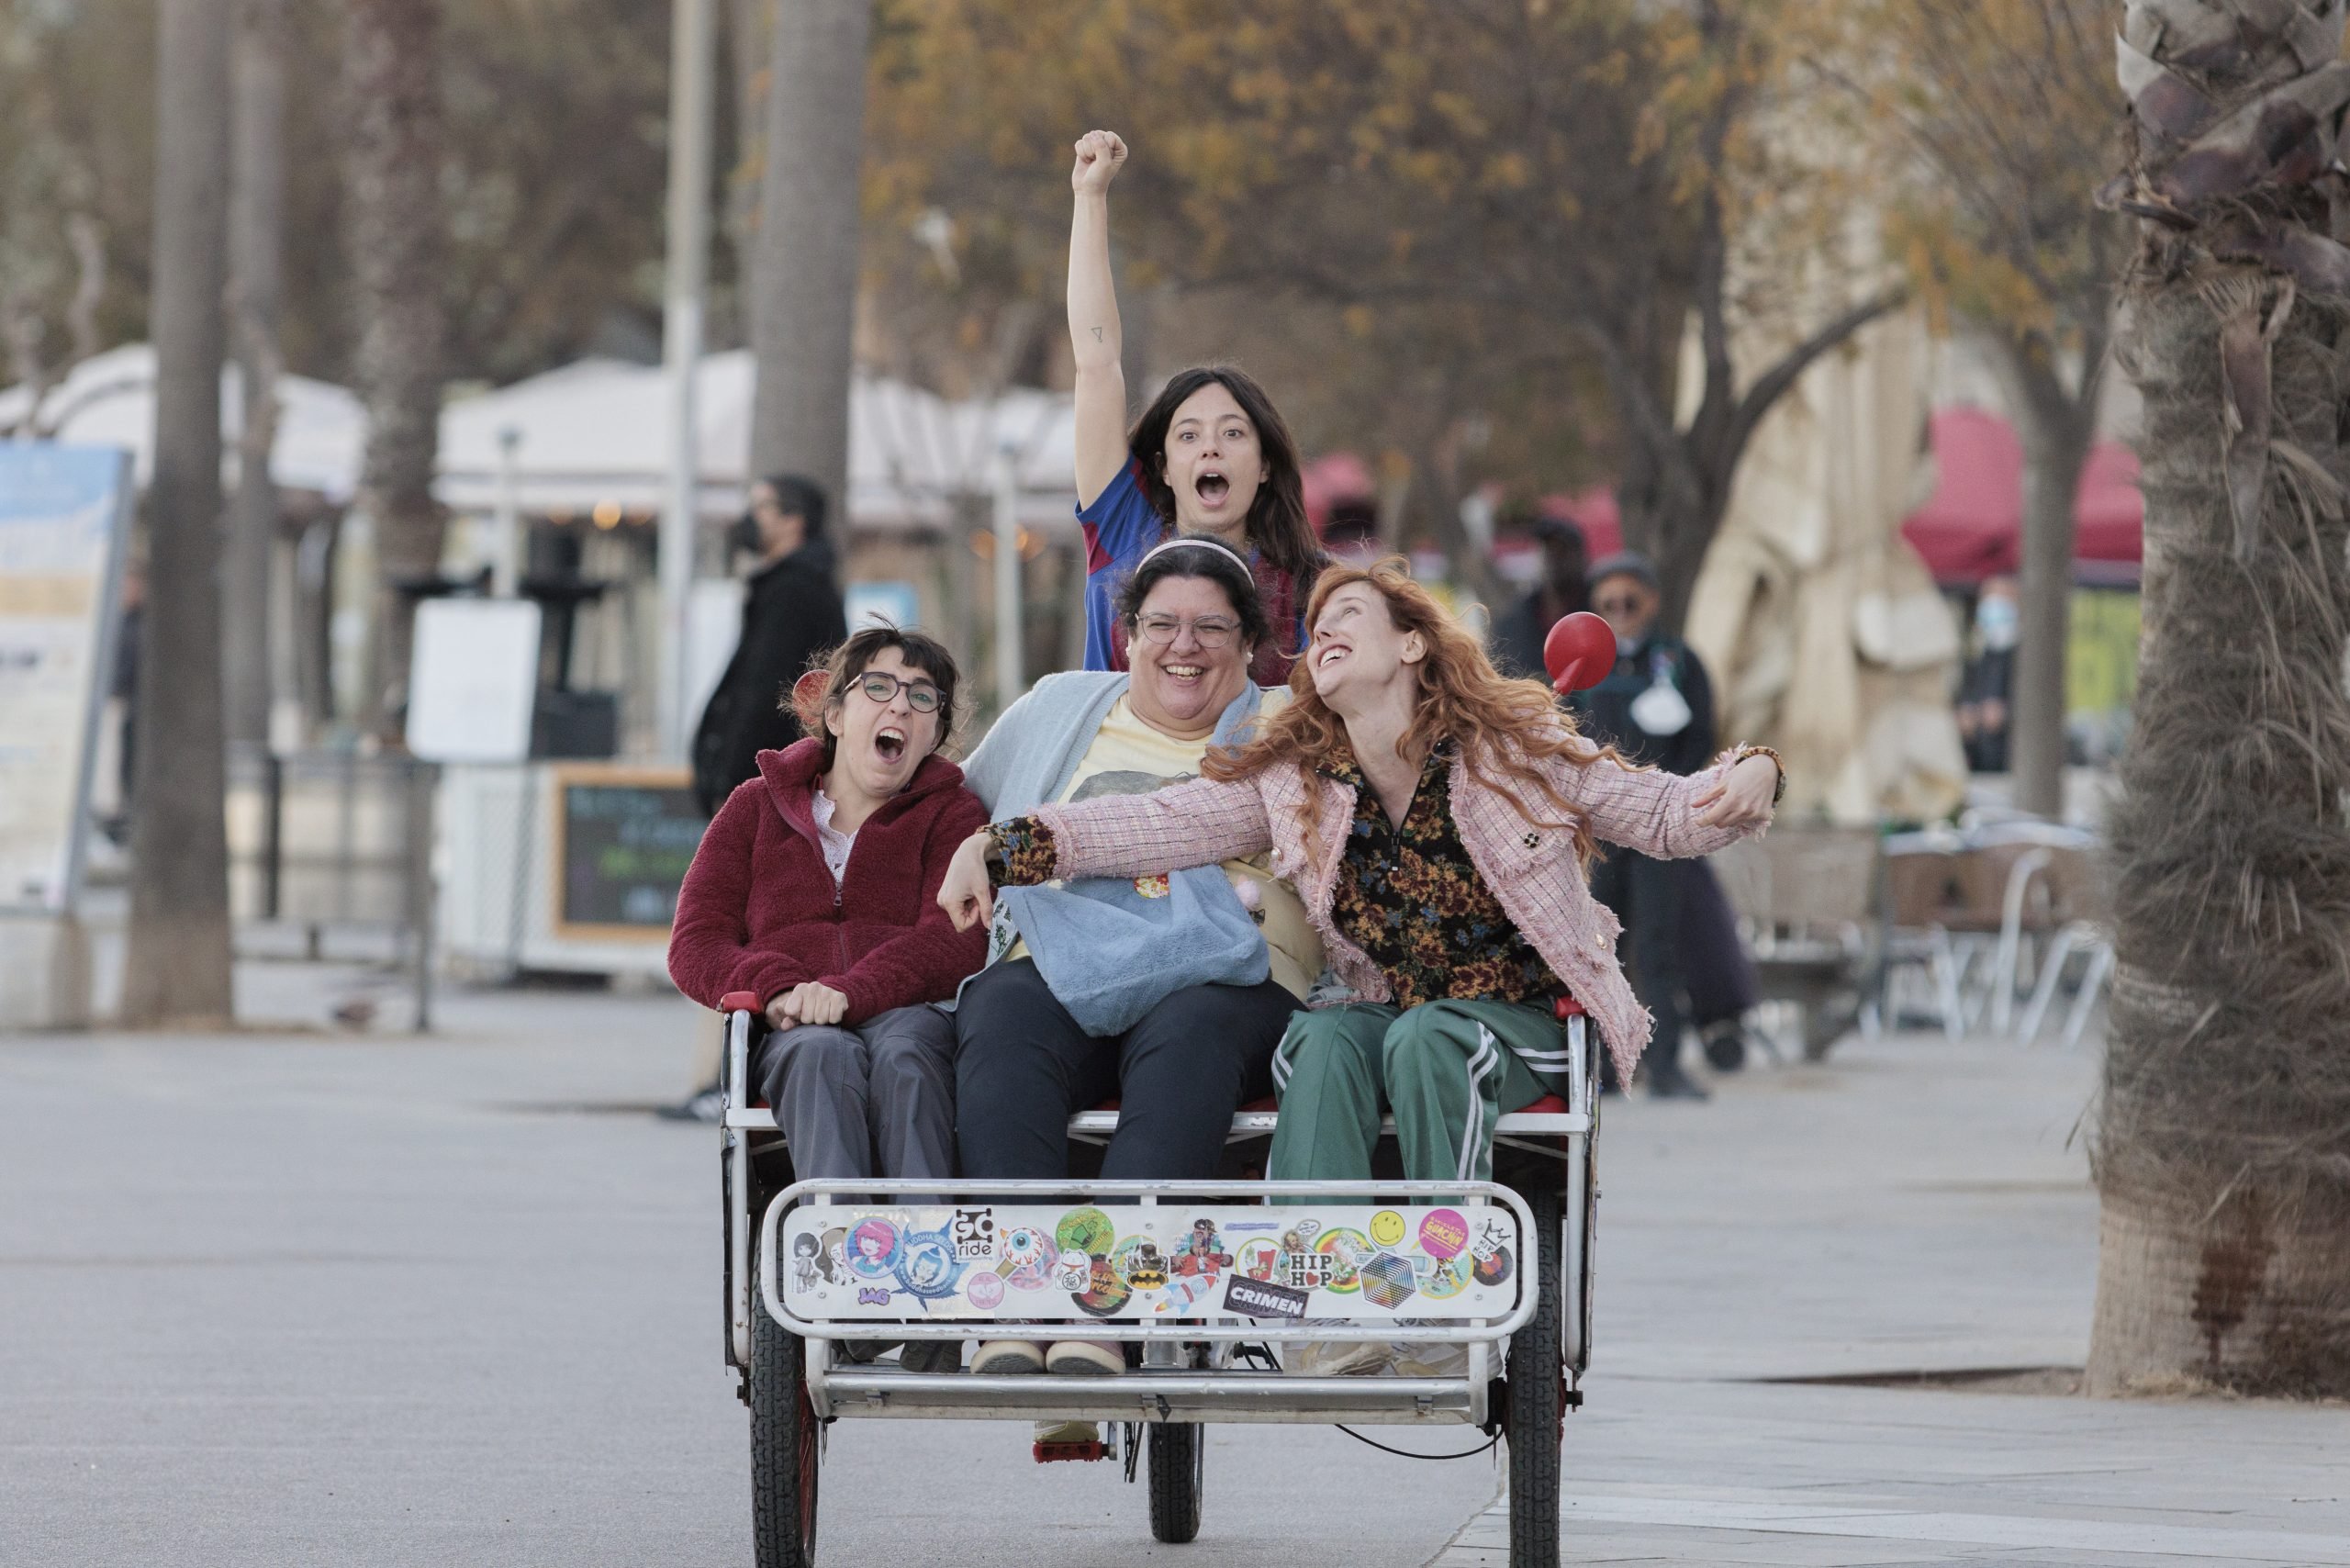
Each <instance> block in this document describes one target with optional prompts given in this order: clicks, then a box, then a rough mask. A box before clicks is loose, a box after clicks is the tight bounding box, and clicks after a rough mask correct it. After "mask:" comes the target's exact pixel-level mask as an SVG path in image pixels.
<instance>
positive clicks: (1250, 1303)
mask: <svg viewBox="0 0 2350 1568" xmlns="http://www.w3.org/2000/svg"><path fill="white" fill-rule="evenodd" d="M1306 1300H1307V1294H1306V1293H1305V1292H1304V1291H1296V1290H1292V1289H1290V1288H1289V1286H1287V1285H1284V1284H1279V1283H1276V1282H1273V1281H1271V1280H1252V1279H1250V1278H1248V1276H1247V1275H1246V1274H1235V1275H1233V1276H1232V1282H1231V1283H1229V1284H1227V1285H1225V1287H1224V1310H1225V1311H1226V1312H1229V1313H1233V1314H1235V1315H1237V1316H1241V1317H1286V1318H1299V1317H1304V1316H1305V1303H1306Z"/></svg>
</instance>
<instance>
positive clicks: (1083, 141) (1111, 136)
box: [1069, 130, 1126, 196]
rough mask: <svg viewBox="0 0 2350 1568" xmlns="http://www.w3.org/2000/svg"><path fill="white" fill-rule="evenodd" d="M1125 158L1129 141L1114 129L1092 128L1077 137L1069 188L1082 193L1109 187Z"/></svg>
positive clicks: (1103, 189)
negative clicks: (1120, 136)
mask: <svg viewBox="0 0 2350 1568" xmlns="http://www.w3.org/2000/svg"><path fill="white" fill-rule="evenodd" d="M1125 161H1126V144H1125V142H1123V141H1121V140H1118V138H1117V135H1116V133H1115V132H1113V131H1107V130H1089V131H1087V132H1086V133H1085V134H1084V135H1083V136H1080V137H1079V138H1078V139H1077V165H1076V167H1074V168H1072V169H1071V170H1069V188H1070V189H1071V190H1073V191H1075V192H1077V193H1078V194H1079V195H1080V196H1082V195H1084V194H1085V193H1086V192H1087V191H1106V190H1108V189H1109V188H1110V182H1111V181H1112V180H1114V179H1116V178H1117V177H1118V170H1119V168H1120V167H1121V166H1122V165H1124V164H1125Z"/></svg>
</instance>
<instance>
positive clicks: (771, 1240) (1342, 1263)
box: [721, 993, 1599, 1568]
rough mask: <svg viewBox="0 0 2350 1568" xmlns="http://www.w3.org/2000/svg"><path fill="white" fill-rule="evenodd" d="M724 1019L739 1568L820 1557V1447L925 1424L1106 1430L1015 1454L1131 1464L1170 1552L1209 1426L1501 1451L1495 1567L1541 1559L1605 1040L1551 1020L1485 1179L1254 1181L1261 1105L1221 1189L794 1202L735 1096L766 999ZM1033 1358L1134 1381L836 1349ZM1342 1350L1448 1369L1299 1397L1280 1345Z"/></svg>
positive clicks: (1086, 1132)
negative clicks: (1399, 1356)
mask: <svg viewBox="0 0 2350 1568" xmlns="http://www.w3.org/2000/svg"><path fill="white" fill-rule="evenodd" d="M722 1006H723V1007H724V1008H725V1010H726V1032H725V1050H724V1053H723V1058H722V1063H723V1064H722V1085H723V1090H724V1098H725V1111H724V1115H723V1118H722V1128H721V1136H722V1192H723V1196H724V1206H725V1223H726V1252H725V1257H726V1271H725V1315H726V1360H727V1363H728V1365H729V1366H731V1367H733V1369H735V1371H736V1372H737V1374H738V1377H739V1380H740V1383H739V1390H738V1392H739V1394H740V1395H741V1397H742V1399H743V1401H744V1404H746V1405H747V1406H750V1411H751V1476H752V1518H753V1529H754V1535H755V1543H756V1552H757V1562H759V1564H760V1568H805V1565H806V1564H808V1563H811V1562H813V1561H814V1560H815V1546H816V1540H817V1518H818V1501H819V1496H820V1493H821V1489H822V1488H821V1478H822V1460H823V1451H824V1438H825V1433H826V1431H827V1430H828V1428H830V1427H831V1425H832V1423H834V1422H835V1421H841V1420H871V1419H883V1420H886V1419H890V1418H942V1417H943V1418H950V1419H952V1418H961V1419H974V1420H1002V1419H1006V1418H1033V1419H1037V1420H1049V1421H1071V1422H1074V1421H1089V1422H1099V1423H1103V1424H1104V1425H1103V1427H1102V1431H1103V1434H1104V1440H1102V1441H1101V1442H1097V1443H1091V1444H1070V1445H1063V1446H1062V1447H1060V1448H1059V1449H1058V1450H1047V1448H1046V1445H1043V1444H1039V1445H1038V1449H1037V1454H1036V1457H1037V1458H1038V1459H1039V1460H1040V1461H1041V1460H1052V1459H1084V1460H1098V1459H1118V1458H1121V1457H1123V1462H1124V1467H1125V1477H1126V1479H1127V1480H1128V1481H1130V1482H1131V1481H1134V1480H1136V1479H1137V1477H1138V1476H1147V1493H1148V1499H1149V1509H1150V1524H1151V1532H1152V1534H1153V1535H1154V1536H1155V1537H1156V1538H1157V1539H1158V1540H1161V1541H1168V1542H1182V1541H1188V1540H1192V1538H1193V1537H1194V1536H1195V1535H1196V1534H1197V1533H1198V1531H1199V1529H1200V1523H1201V1516H1202V1507H1203V1496H1204V1488H1205V1482H1206V1470H1205V1454H1206V1443H1205V1434H1204V1433H1203V1431H1202V1429H1201V1428H1202V1427H1203V1425H1204V1424H1206V1423H1208V1422H1214V1421H1236V1422H1237V1421H1247V1422H1297V1423H1322V1424H1333V1423H1335V1424H1343V1425H1346V1426H1348V1427H1353V1426H1358V1425H1361V1426H1369V1425H1391V1426H1423V1427H1427V1426H1438V1427H1441V1426H1460V1427H1466V1428H1477V1429H1479V1430H1482V1431H1483V1432H1484V1433H1485V1434H1487V1435H1488V1436H1489V1437H1490V1438H1492V1439H1498V1440H1499V1441H1501V1442H1502V1443H1504V1444H1505V1446H1506V1449H1507V1452H1508V1456H1509V1500H1510V1502H1509V1508H1510V1558H1509V1560H1510V1562H1511V1563H1512V1564H1514V1565H1516V1568H1550V1565H1552V1564H1555V1563H1556V1562H1558V1560H1559V1456H1560V1449H1561V1441H1562V1439H1563V1437H1564V1417H1565V1414H1566V1412H1567V1410H1568V1409H1570V1408H1572V1407H1576V1406H1580V1405H1581V1404H1582V1402H1583V1396H1582V1392H1581V1389H1580V1387H1579V1383H1580V1380H1581V1377H1582V1374H1583V1371H1584V1370H1585V1368H1586V1367H1587V1366H1588V1365H1589V1362H1590V1355H1591V1301H1592V1266H1591V1249H1592V1235H1593V1221H1594V1218H1595V1212H1596V1204H1597V1201H1598V1195H1599V1194H1598V1187H1597V1184H1596V1182H1595V1162H1594V1161H1595V1144H1596V1139H1597V1134H1598V1130H1599V1095H1598V1087H1599V1079H1598V1062H1597V1041H1596V1039H1595V1035H1594V1033H1593V1031H1592V1030H1591V1029H1590V1028H1589V1026H1588V1024H1587V1021H1586V1020H1585V1019H1584V1017H1583V1014H1582V1010H1581V1009H1580V1008H1579V1007H1578V1006H1577V1005H1576V1004H1575V1003H1573V1002H1571V1001H1561V1002H1559V1003H1558V1013H1559V1016H1560V1019H1561V1024H1562V1025H1563V1033H1564V1035H1565V1036H1566V1040H1567V1045H1568V1049H1569V1061H1570V1070H1569V1075H1568V1092H1567V1093H1566V1094H1565V1095H1564V1096H1558V1095H1552V1096H1550V1097H1547V1098H1545V1099H1543V1100H1539V1101H1537V1102H1536V1103H1533V1104H1532V1105H1529V1106H1527V1107H1526V1108H1525V1109H1523V1110H1520V1111H1517V1112H1515V1113H1513V1114H1507V1115H1505V1116H1503V1117H1501V1118H1500V1120H1499V1122H1498V1124H1497V1128H1496V1133H1495V1137H1494V1180H1493V1181H1491V1182H1404V1181H1400V1180H1395V1181H1390V1180H1384V1179H1382V1178H1381V1173H1382V1172H1390V1173H1400V1170H1401V1166H1400V1164H1399V1163H1398V1162H1397V1161H1396V1158H1395V1153H1394V1139H1393V1124H1392V1122H1391V1123H1390V1125H1389V1126H1388V1127H1387V1129H1386V1131H1385V1133H1384V1135H1383V1136H1382V1139H1381V1144H1380V1150H1379V1155H1378V1158H1377V1159H1376V1160H1375V1162H1374V1179H1373V1180H1372V1181H1371V1182H1269V1181H1265V1180H1263V1179H1262V1174H1261V1173H1262V1171H1263V1169H1264V1166H1265V1154H1266V1150H1267V1148H1268V1147H1269V1145H1270V1139H1271V1137H1272V1132H1273V1128H1274V1126H1275V1124H1276V1121H1277V1119H1278V1113H1277V1111H1276V1110H1275V1109H1274V1108H1273V1105H1272V1103H1271V1102H1270V1101H1267V1102H1262V1103H1258V1104H1254V1105H1249V1106H1246V1107H1243V1108H1242V1109H1241V1110H1240V1111H1239V1112H1238V1113H1237V1114H1236V1115H1235V1116H1234V1117H1233V1123H1232V1131H1231V1134H1230V1136H1229V1139H1228V1141H1227V1143H1226V1146H1225V1162H1224V1166H1223V1169H1222V1170H1221V1171H1220V1174H1219V1179H1217V1180H1214V1181H1199V1182H1106V1181H1102V1180H1098V1179H1095V1178H1092V1177H1090V1176H1087V1175H1072V1176H1071V1177H1070V1178H1069V1180H1067V1181H1004V1180H991V1181H982V1182H974V1181H968V1180H967V1181H958V1182H934V1181H898V1182H890V1181H879V1180H864V1181H855V1182H838V1181H822V1182H819V1181H807V1182H802V1181H799V1180H797V1179H796V1177H795V1173H794V1172H793V1170H792V1168H791V1151H790V1149H789V1148H787V1147H785V1143H784V1139H783V1137H782V1136H781V1135H780V1134H779V1133H778V1131H777V1129H776V1123H775V1117H774V1115H773V1114H771V1113H770V1112H769V1111H768V1110H767V1108H766V1107H765V1106H764V1105H760V1104H756V1103H752V1102H751V1101H750V1099H749V1098H748V1095H749V1092H750V1091H749V1090H748V1088H747V1085H748V1083H749V1073H748V1064H749V1060H750V1053H751V1047H752V1046H753V1043H754V1041H755V1038H756V1037H757V1033H758V1032H759V1031H761V1030H763V1029H764V1028H765V1021H764V1019H763V1018H762V1017H761V1015H760V1014H759V1011H758V998H757V997H756V996H755V995H752V994H749V993H735V994H733V995H730V996H727V997H725V998H723V999H722ZM1117 1121H1118V1112H1117V1109H1116V1107H1115V1106H1114V1105H1105V1106H1102V1107H1099V1108H1096V1109H1093V1110H1090V1111H1084V1112H1080V1114H1077V1115H1075V1116H1073V1117H1072V1118H1071V1119H1070V1122H1069V1147H1070V1168H1071V1170H1073V1171H1075V1170H1081V1169H1085V1168H1089V1167H1098V1164H1099V1159H1100V1153H1101V1149H1102V1146H1103V1145H1104V1144H1106V1143H1107V1141H1108V1139H1109V1137H1110V1135H1111V1134H1112V1133H1113V1131H1114V1130H1115V1129H1116V1126H1117ZM1015 1326H1016V1327H1015ZM1055 1337H1058V1338H1085V1339H1099V1340H1114V1341H1118V1342H1120V1343H1121V1344H1122V1345H1123V1346H1125V1348H1126V1352H1127V1363H1128V1364H1127V1370H1126V1371H1125V1372H1119V1373H1114V1374H1102V1375H1087V1376H1067V1375H1059V1374H1052V1373H1041V1374H1033V1375H1017V1376H990V1375H980V1374H978V1373H973V1372H959V1371H958V1372H910V1371H906V1370H904V1369H902V1368H901V1367H900V1366H898V1365H897V1364H896V1363H894V1362H892V1361H856V1360H852V1359H851V1358H850V1355H849V1354H848V1353H847V1351H846V1350H845V1347H846V1346H849V1345H852V1344H856V1343H858V1342H862V1343H865V1344H868V1345H869V1344H871V1343H873V1342H876V1341H881V1342H888V1341H903V1342H905V1343H907V1344H912V1343H915V1342H918V1341H924V1340H939V1339H954V1340H958V1341H959V1340H967V1339H974V1338H978V1339H986V1338H1055ZM1364 1340H1374V1341H1392V1342H1395V1343H1397V1344H1398V1345H1400V1346H1404V1347H1407V1348H1408V1350H1409V1351H1410V1352H1411V1353H1412V1356H1413V1360H1414V1361H1416V1362H1418V1363H1419V1364H1421V1366H1422V1367H1423V1369H1424V1370H1425V1367H1426V1361H1427V1359H1428V1356H1430V1355H1435V1356H1438V1357H1440V1358H1441V1359H1443V1360H1445V1361H1447V1362H1448V1363H1449V1362H1451V1361H1462V1360H1465V1366H1463V1367H1461V1368H1460V1370H1459V1371H1457V1372H1452V1374H1451V1375H1440V1376H1414V1375H1398V1374H1389V1375H1371V1376H1314V1375H1293V1374H1291V1373H1288V1372H1283V1371H1281V1369H1280V1367H1279V1366H1278V1365H1277V1364H1276V1360H1275V1357H1276V1354H1277V1352H1276V1351H1275V1350H1273V1349H1272V1348H1273V1347H1275V1346H1280V1347H1284V1348H1285V1352H1284V1353H1293V1352H1294V1350H1295V1349H1296V1348H1298V1347H1301V1346H1303V1345H1304V1344H1308V1343H1312V1342H1315V1341H1322V1342H1360V1341H1364ZM1456 1348H1457V1350H1459V1351H1461V1352H1465V1357H1460V1356H1449V1355H1445V1354H1444V1353H1445V1352H1448V1351H1449V1350H1453V1349H1456Z"/></svg>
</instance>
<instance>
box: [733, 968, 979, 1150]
mask: <svg viewBox="0 0 2350 1568" xmlns="http://www.w3.org/2000/svg"><path fill="white" fill-rule="evenodd" d="M751 1081H752V1082H753V1083H755V1084H756V1085H758V1087H759V1089H760V1090H761V1092H764V1093H765V1094H766V1096H767V1104H768V1105H769V1106H771V1107H772V1108H773V1109H774V1111H775V1121H776V1126H778V1127H780V1128H782V1129H783V1136H784V1137H785V1139H786V1140H787V1141H788V1143H789V1146H790V1149H791V1168H792V1170H793V1171H794V1172H795V1173H796V1174H798V1175H799V1176H800V1177H801V1178H803V1179H806V1178H811V1177H832V1178H845V1177H854V1176H885V1177H886V1176H934V1177H939V1178H942V1179H946V1178H951V1177H952V1176H953V1175H954V1174H955V1020H954V1019H953V1018H951V1017H949V1016H948V1015H947V1014H945V1013H942V1012H940V1011H939V1010H938V1009H937V1008H935V1007H933V1006H931V1005H930V1004H929V1003H927V1002H924V1003H922V1004H921V1005H918V1006H914V1007H897V1008H892V1009H891V1010H890V1011H889V1012H887V1013H882V1014H876V1015H874V1016H873V1017H871V1018H868V1019H867V1020H866V1021H865V1022H864V1023H862V1024H856V1025H848V1024H802V1025H799V1026H798V1027H797V1028H791V1029H779V1030H777V1031H776V1032H775V1033H774V1034H771V1035H769V1036H767V1038H766V1039H764V1040H762V1041H760V1042H759V1047H758V1049H757V1050H756V1051H755V1052H754V1053H753V1054H752V1057H751Z"/></svg>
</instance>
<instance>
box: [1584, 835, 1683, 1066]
mask: <svg viewBox="0 0 2350 1568" xmlns="http://www.w3.org/2000/svg"><path fill="white" fill-rule="evenodd" d="M1591 896H1592V897H1594V898H1595V899H1597V900H1598V901H1599V902H1601V903H1604V904H1606V906H1607V907H1608V908H1609V909H1612V910H1614V911H1615V912H1616V918H1617V920H1619V921H1622V922H1623V923H1624V936H1623V941H1622V944H1621V946H1620V947H1619V949H1618V952H1617V958H1620V959H1622V960H1623V961H1624V963H1625V967H1626V968H1627V969H1629V970H1630V972H1631V980H1632V991H1633V993H1634V994H1635V995H1637V996H1639V999H1640V1002H1641V1004H1642V1005H1643V1006H1645V1007H1647V1009H1648V1010H1649V1011H1650V1012H1651V1013H1652V1014H1655V1015H1656V1033H1655V1035H1654V1036H1651V1039H1650V1041H1649V1048H1648V1054H1647V1055H1646V1056H1645V1057H1643V1058H1641V1065H1642V1067H1643V1068H1644V1069H1645V1070H1646V1071H1647V1076H1648V1081H1650V1082H1651V1083H1655V1082H1656V1081H1658V1080H1660V1079H1662V1078H1670V1077H1672V1076H1673V1074H1675V1073H1677V1072H1679V1071H1680V1070H1681V983H1682V980H1681V872H1680V868H1678V867H1677V866H1675V865H1674V864H1673V862H1672V861H1670V860H1651V859H1650V858H1649V857H1647V856H1645V855H1636V854H1634V853H1633V852H1632V851H1631V850H1628V849H1624V848H1620V847H1616V846H1610V847H1609V849H1608V851H1607V857H1606V859H1604V860H1602V861H1600V862H1599V863H1598V864H1597V865H1596V866H1594V867H1593V868H1591Z"/></svg>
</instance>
